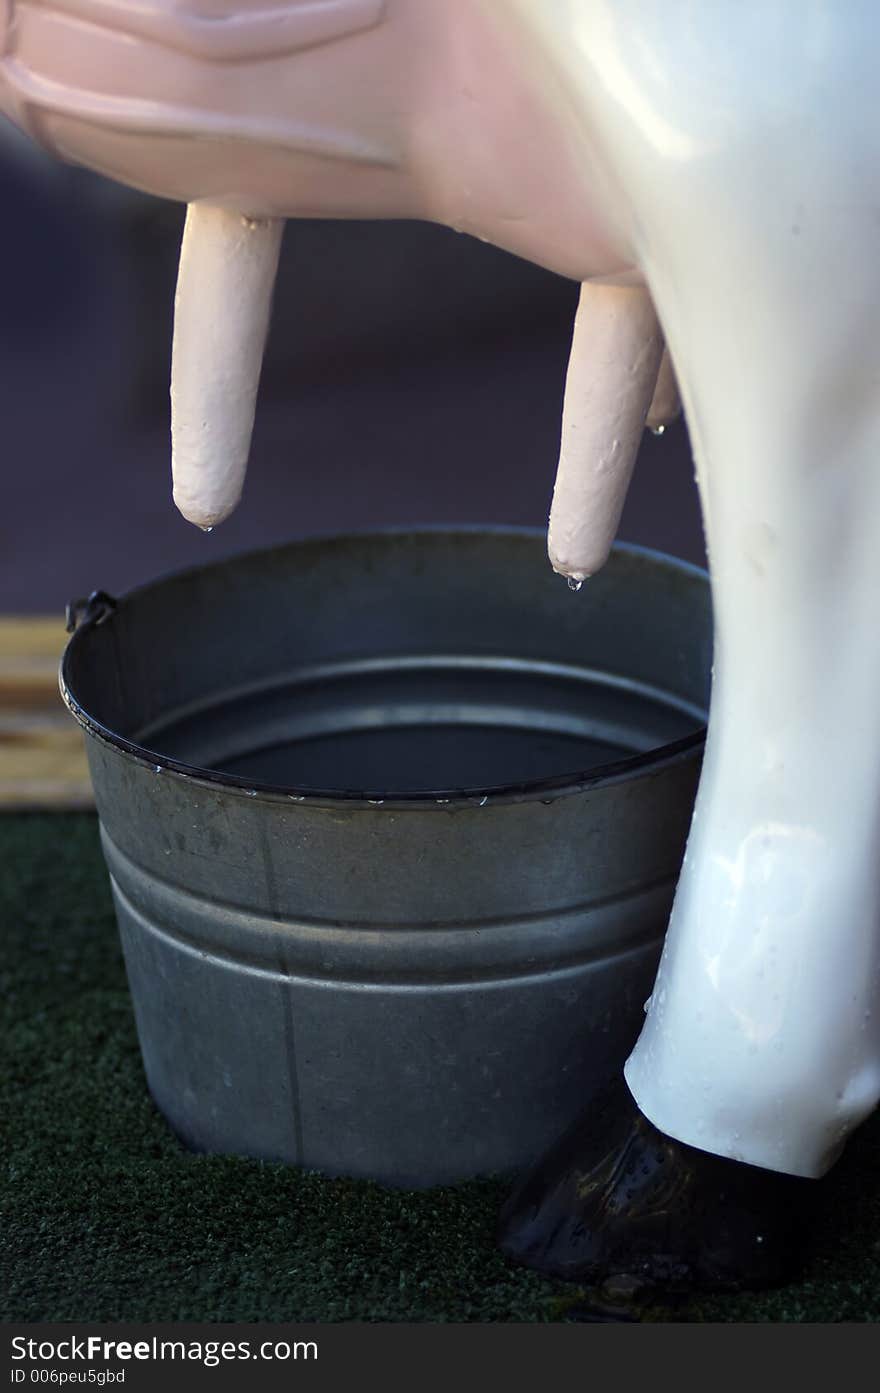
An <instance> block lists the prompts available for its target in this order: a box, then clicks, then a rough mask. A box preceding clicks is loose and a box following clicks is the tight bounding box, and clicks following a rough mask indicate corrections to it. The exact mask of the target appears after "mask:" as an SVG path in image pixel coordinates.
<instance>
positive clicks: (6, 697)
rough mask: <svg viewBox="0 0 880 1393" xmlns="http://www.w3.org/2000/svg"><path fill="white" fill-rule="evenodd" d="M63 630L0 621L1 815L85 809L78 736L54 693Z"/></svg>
mask: <svg viewBox="0 0 880 1393" xmlns="http://www.w3.org/2000/svg"><path fill="white" fill-rule="evenodd" d="M66 641H67V635H66V634H65V632H64V624H63V622H62V621H61V620H60V619H56V618H48V617H42V616H41V617H36V618H19V617H16V616H8V617H4V618H0V809H7V810H8V809H13V808H55V809H60V808H90V807H92V806H93V798H92V787H91V783H90V781H89V771H88V766H87V764H86V756H85V749H84V746H83V737H82V732H81V730H80V728H79V726H78V725H77V724H76V721H74V719H73V717H72V716H70V715H69V714H68V712H67V710H66V709H65V706H64V703H63V702H62V700H61V697H60V695H59V692H58V663H59V661H60V658H61V653H62V651H63V649H64V645H65V643H66Z"/></svg>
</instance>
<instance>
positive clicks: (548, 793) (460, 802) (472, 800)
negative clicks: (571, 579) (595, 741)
mask: <svg viewBox="0 0 880 1393" xmlns="http://www.w3.org/2000/svg"><path fill="white" fill-rule="evenodd" d="M438 536H441V537H442V536H495V537H522V538H528V539H529V540H537V541H541V540H543V539H544V538H545V537H546V529H545V528H540V527H531V526H522V525H505V524H485V525H483V524H480V523H461V524H456V523H442V524H426V525H418V526H413V527H400V526H391V527H380V528H376V527H371V528H365V529H363V530H362V531H361V530H348V531H345V532H341V533H340V532H327V533H314V534H310V535H308V536H305V537H294V538H291V539H290V541H288V542H282V543H280V544H274V545H270V546H265V547H252V548H248V549H247V550H246V551H242V552H237V553H235V554H233V555H232V556H225V557H222V558H218V559H217V560H215V561H208V562H204V563H201V564H198V565H192V566H184V567H180V568H178V569H175V570H172V571H169V572H167V573H165V574H163V575H161V576H158V577H156V578H154V579H152V580H149V581H145V582H143V583H141V584H140V585H136V586H133V587H132V589H131V590H128V591H126V593H125V594H124V595H123V596H121V597H120V598H119V599H118V601H113V608H112V611H111V612H110V613H108V612H106V611H105V612H104V613H103V615H102V616H101V618H99V619H98V620H97V621H90V620H89V618H88V617H85V618H83V620H82V621H81V622H79V623H78V624H77V625H76V627H75V628H74V629H73V632H72V633H71V637H70V639H69V640H68V642H67V644H66V646H65V649H64V652H63V654H62V656H61V662H60V665H59V670H58V685H59V690H60V693H61V698H62V700H63V702H64V704H65V706H66V707H67V709H68V711H69V712H70V714H71V715H72V716H73V717H74V719H75V720H76V721H77V723H78V724H79V725H80V726H81V727H82V728H83V730H84V731H85V732H86V734H88V735H91V736H92V737H93V738H95V739H96V740H98V741H99V742H100V743H102V744H105V745H108V746H110V747H111V748H112V749H115V750H117V751H119V752H120V753H122V754H124V755H126V756H128V757H129V758H131V759H133V760H135V761H136V762H137V763H139V764H143V765H145V766H147V767H149V768H151V769H152V770H153V771H154V772H161V773H168V774H172V775H175V776H177V777H178V778H181V779H183V780H185V781H186V782H188V783H192V784H195V785H200V786H206V787H208V788H209V789H215V790H216V789H218V788H220V789H223V790H224V791H226V792H228V793H230V794H237V795H239V796H242V797H249V798H255V797H256V798H259V799H261V800H263V801H272V802H284V803H287V804H289V803H290V802H295V803H296V804H297V805H299V806H303V807H305V806H312V807H324V808H333V807H340V806H345V807H346V808H351V807H353V806H354V807H357V806H361V807H364V808H369V809H370V810H371V811H376V812H382V811H384V810H386V809H387V810H398V811H400V810H401V809H402V808H428V807H430V808H435V807H437V806H442V807H444V808H446V809H447V810H448V811H450V812H454V811H458V810H460V809H462V808H466V807H480V808H483V807H485V806H486V805H497V804H503V803H520V802H533V801H541V802H545V803H549V802H556V800H557V799H559V798H566V797H571V796H573V795H575V794H578V793H583V792H586V791H588V790H593V789H598V788H604V787H606V786H608V785H611V784H615V783H620V782H623V781H626V780H630V779H632V778H635V777H640V776H643V775H651V774H655V773H658V772H659V771H660V770H661V769H663V768H666V767H667V766H668V765H670V764H677V763H679V762H682V761H685V760H688V759H692V758H693V757H694V756H695V754H696V753H697V752H698V751H699V750H700V749H701V747H702V746H704V745H705V741H706V734H707V722H703V723H702V724H701V725H700V726H698V728H697V729H696V730H695V731H693V732H692V733H691V734H690V735H686V736H683V737H681V738H680V739H678V740H674V741H671V742H668V743H666V744H663V745H658V746H655V747H654V748H653V749H651V750H643V751H640V752H638V753H637V754H634V755H628V756H626V757H625V758H624V759H618V760H613V761H611V762H609V763H606V764H599V765H596V766H593V768H592V769H590V770H587V771H581V772H573V773H571V774H558V775H554V776H552V777H550V778H544V779H532V780H526V781H520V782H516V783H510V784H504V785H493V786H490V787H474V788H470V787H469V788H448V789H443V788H441V789H431V790H424V789H420V790H418V791H415V792H399V791H391V792H389V791H387V790H369V789H367V790H350V791H349V790H344V789H317V788H309V787H298V786H296V785H292V784H291V785H287V784H284V785H282V784H273V783H264V782H260V781H259V780H254V779H248V778H245V777H243V776H241V775H237V774H227V773H220V772H218V771H217V770H214V769H205V768H201V767H200V766H198V765H191V764H186V763H184V762H182V761H180V760H176V759H173V758H171V757H170V756H167V755H161V754H159V753H158V752H157V751H155V750H150V749H149V748H148V747H147V746H144V745H140V744H138V743H137V742H136V741H132V740H129V739H128V738H127V737H126V736H124V735H120V734H119V733H118V732H116V731H114V730H111V729H110V728H109V727H108V726H106V725H104V724H103V723H102V722H101V721H99V720H98V719H97V718H96V717H95V716H93V715H92V714H91V713H90V712H88V711H87V710H86V709H85V707H84V706H83V705H82V704H81V703H80V701H79V700H78V698H77V697H76V696H75V694H74V692H73V687H72V685H71V679H70V663H71V655H72V654H74V653H75V651H76V648H77V646H78V645H79V644H81V643H82V642H83V641H84V637H85V635H86V634H87V633H88V631H89V630H90V629H91V628H92V627H93V624H94V623H95V622H97V623H101V622H104V620H105V619H109V618H110V617H111V613H112V614H115V613H116V612H118V610H119V609H121V608H122V607H124V606H125V605H126V604H128V603H131V602H132V601H134V600H136V599H137V598H138V596H140V595H141V594H144V593H145V592H147V591H150V590H152V589H153V588H154V587H156V586H157V585H162V584H165V583H167V582H172V581H177V582H180V581H185V580H186V579H187V577H189V576H191V575H196V574H199V575H201V574H203V573H204V572H205V571H207V570H213V569H215V568H219V567H222V566H225V565H227V564H228V563H229V562H230V561H234V562H248V561H251V560H254V559H256V558H258V557H260V556H264V555H266V556H268V555H269V554H270V553H272V552H278V551H283V550H286V549H288V548H294V547H302V546H310V545H316V546H317V545H321V544H324V545H326V544H328V543H338V544H344V543H346V542H356V541H382V540H386V539H387V540H395V539H403V538H407V539H410V538H416V539H417V538H419V537H438ZM612 553H616V554H621V553H623V554H626V555H630V556H634V557H641V558H644V559H645V560H648V561H651V562H654V563H657V564H659V565H661V566H662V567H664V568H665V569H668V570H672V571H676V572H678V573H680V574H682V575H685V576H689V577H691V578H692V579H694V580H697V581H700V582H703V583H705V584H706V585H707V586H709V585H710V583H711V582H710V576H709V572H708V571H707V570H706V569H705V568H704V567H702V566H697V565H695V564H694V563H693V562H691V561H686V560H684V559H683V558H681V557H677V556H673V555H671V554H670V553H668V552H663V551H660V550H659V549H657V548H654V547H647V546H643V545H642V544H641V543H638V542H624V541H615V542H614V544H613V547H612ZM96 593H100V594H102V595H103V594H104V593H105V592H96ZM71 608H72V607H69V610H70V609H71Z"/></svg>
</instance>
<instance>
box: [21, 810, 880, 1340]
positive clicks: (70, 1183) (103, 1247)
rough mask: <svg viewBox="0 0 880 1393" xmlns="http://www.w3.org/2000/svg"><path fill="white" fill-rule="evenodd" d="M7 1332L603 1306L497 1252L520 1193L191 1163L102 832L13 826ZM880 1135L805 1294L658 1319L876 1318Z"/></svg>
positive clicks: (78, 823)
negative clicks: (148, 1035) (156, 1053)
mask: <svg viewBox="0 0 880 1393" xmlns="http://www.w3.org/2000/svg"><path fill="white" fill-rule="evenodd" d="M0 885H2V894H0V908H2V923H0V972H2V1012H3V1018H4V1019H3V1024H2V1051H3V1058H2V1076H0V1126H2V1129H3V1140H2V1159H3V1164H4V1166H5V1169H6V1176H5V1180H4V1184H3V1188H2V1199H0V1204H2V1224H3V1237H2V1256H0V1317H2V1318H3V1319H5V1320H7V1321H11V1320H21V1321H39V1320H75V1321H116V1320H144V1321H159V1320H172V1321H173V1320H223V1321H341V1320H374V1321H401V1320H410V1321H412V1320H416V1321H560V1320H576V1319H582V1318H584V1316H585V1315H586V1313H587V1311H588V1309H589V1308H590V1304H591V1300H592V1296H591V1294H590V1293H584V1292H582V1291H580V1290H579V1289H578V1288H576V1287H573V1286H568V1285H565V1284H563V1283H558V1282H548V1281H544V1280H543V1279H541V1278H539V1277H537V1276H536V1275H535V1274H533V1273H531V1272H527V1271H523V1270H521V1269H517V1268H514V1267H511V1266H510V1265H508V1264H507V1263H506V1262H504V1261H503V1259H502V1258H501V1257H500V1256H499V1255H498V1253H497V1252H496V1251H495V1248H494V1246H493V1241H492V1232H493V1224H494V1216H495V1211H496V1208H497V1205H498V1203H499V1199H500V1196H501V1195H502V1193H503V1186H502V1185H501V1184H499V1183H498V1182H495V1181H491V1180H485V1181H478V1182H474V1183H470V1184H466V1185H460V1186H457V1187H455V1188H451V1189H443V1190H433V1191H422V1192H419V1193H401V1192H399V1191H392V1190H384V1189H382V1188H380V1187H379V1186H376V1185H372V1184H365V1183H362V1182H355V1181H343V1180H327V1179H324V1178H322V1177H320V1176H317V1175H313V1174H304V1173H302V1172H298V1171H296V1170H294V1169H292V1168H291V1167H287V1166H282V1165H267V1164H262V1163H259V1162H255V1161H247V1160H241V1159H237V1158H234V1157H209V1156H196V1155H192V1154H190V1153H188V1152H187V1151H185V1150H184V1149H183V1147H182V1146H181V1145H180V1144H179V1143H178V1142H177V1141H176V1140H175V1138H174V1137H173V1136H172V1135H171V1133H170V1132H169V1130H168V1128H167V1127H166V1126H165V1124H164V1122H163V1121H162V1119H161V1117H160V1116H159V1115H158V1113H157V1112H156V1109H155V1108H154V1106H153V1104H152V1102H151V1101H150V1098H149V1096H148V1094H147V1090H146V1086H145V1083H144V1078H143V1074H142V1071H141V1066H140V1059H139V1055H138V1047H137V1040H136V1037H135V1031H134V1023H133V1019H132V1013H131V1007H130V1004H129V998H128V992H127V987H126V981H125V972H124V968H123V964H122V959H121V955H120V952H119V948H118V944H117V938H116V930H115V924H114V921H113V913H112V908H111V903H110V895H109V891H108V887H107V883H106V876H105V872H104V866H103V862H102V860H101V855H100V850H99V846H98V838H97V825H96V821H95V819H94V818H93V817H90V816H87V815H73V814H71V815H48V816H36V815H34V816H25V815H22V816H12V815H6V816H3V817H0ZM878 1123H880V1118H877V1117H875V1118H874V1119H873V1121H872V1122H870V1123H868V1124H867V1125H866V1126H865V1127H863V1128H862V1130H861V1132H860V1133H859V1134H858V1135H857V1137H856V1138H855V1140H854V1141H853V1142H852V1143H851V1144H850V1147H849V1149H848V1151H847V1154H846V1156H845V1157H844V1159H843V1160H842V1161H841V1162H840V1163H839V1165H838V1166H837V1168H836V1169H835V1171H834V1172H833V1174H832V1176H831V1177H830V1178H829V1179H828V1180H827V1181H826V1182H823V1190H824V1191H825V1194H824V1203H823V1211H822V1214H821V1217H820V1221H819V1223H818V1225H817V1228H816V1230H815V1234H814V1238H813V1254H812V1257H811V1260H810V1264H809V1267H808V1270H807V1272H806V1273H805V1276H804V1279H803V1280H802V1281H800V1282H798V1283H797V1284H796V1285H793V1286H790V1287H787V1288H785V1289H783V1290H780V1291H775V1292H769V1293H760V1294H756V1295H748V1296H738V1297H725V1298H720V1297H713V1298H712V1299H704V1300H700V1301H692V1302H691V1303H690V1304H687V1305H683V1306H678V1307H677V1308H675V1309H672V1308H665V1307H663V1306H662V1305H660V1306H658V1305H649V1306H647V1307H645V1308H643V1309H642V1310H641V1318H643V1319H652V1320H689V1321H693V1320H721V1321H728V1320H736V1321H741V1320H750V1321H754V1320H758V1321H767V1320H769V1321H841V1320H856V1321H874V1320H877V1319H878V1317H880V1125H878Z"/></svg>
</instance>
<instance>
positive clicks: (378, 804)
mask: <svg viewBox="0 0 880 1393" xmlns="http://www.w3.org/2000/svg"><path fill="white" fill-rule="evenodd" d="M367 802H368V803H370V804H371V805H372V806H373V807H374V808H381V806H382V804H383V803H384V802H385V799H384V798H368V799H367Z"/></svg>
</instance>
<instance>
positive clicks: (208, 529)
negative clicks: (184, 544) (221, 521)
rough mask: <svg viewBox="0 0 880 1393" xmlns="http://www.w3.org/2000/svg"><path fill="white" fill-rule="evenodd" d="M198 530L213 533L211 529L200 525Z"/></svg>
mask: <svg viewBox="0 0 880 1393" xmlns="http://www.w3.org/2000/svg"><path fill="white" fill-rule="evenodd" d="M199 530H200V531H201V532H213V531H214V529H213V527H202V526H201V525H200V527H199Z"/></svg>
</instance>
